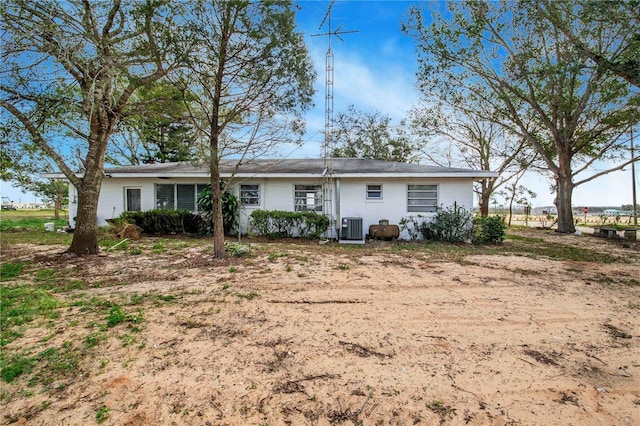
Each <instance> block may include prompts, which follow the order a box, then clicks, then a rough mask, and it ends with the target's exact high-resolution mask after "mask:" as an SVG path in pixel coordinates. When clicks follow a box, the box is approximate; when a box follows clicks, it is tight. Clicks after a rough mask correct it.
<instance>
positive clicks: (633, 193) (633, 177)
mask: <svg viewBox="0 0 640 426" xmlns="http://www.w3.org/2000/svg"><path fill="white" fill-rule="evenodd" d="M631 196H632V197H631V198H632V201H631V202H632V203H633V209H632V212H633V224H634V225H637V224H638V208H637V201H636V163H635V157H634V153H633V128H631Z"/></svg>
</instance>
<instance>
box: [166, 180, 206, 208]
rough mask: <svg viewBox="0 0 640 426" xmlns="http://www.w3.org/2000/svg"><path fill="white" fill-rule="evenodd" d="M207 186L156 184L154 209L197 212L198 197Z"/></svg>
mask: <svg viewBox="0 0 640 426" xmlns="http://www.w3.org/2000/svg"><path fill="white" fill-rule="evenodd" d="M206 186H207V185H202V184H197V185H196V184H193V183H191V184H180V185H175V184H158V185H156V208H157V209H159V210H187V211H190V212H197V211H198V197H199V196H200V194H201V193H202V191H203V190H204V188H206Z"/></svg>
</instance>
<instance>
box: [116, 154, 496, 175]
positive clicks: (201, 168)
mask: <svg viewBox="0 0 640 426" xmlns="http://www.w3.org/2000/svg"><path fill="white" fill-rule="evenodd" d="M326 165H329V166H330V169H331V171H332V174H333V176H334V177H348V176H352V177H357V176H362V177H365V176H379V177H380V176H390V177H392V176H398V177H468V178H483V177H494V176H497V173H495V172H487V171H480V170H472V169H458V168H452V167H440V166H430V165H423V164H407V163H399V162H393V161H380V160H370V159H362V158H332V159H329V160H327V161H326V162H325V160H324V159H322V158H318V159H259V160H251V161H249V162H246V163H243V164H240V166H238V167H237V169H236V166H237V160H222V161H221V162H220V172H221V175H222V176H223V177H228V176H230V175H232V174H234V169H235V175H236V176H239V177H267V176H268V177H274V176H280V177H287V176H291V177H301V176H309V177H320V176H322V175H323V172H324V170H325V168H326ZM105 174H107V175H110V176H112V177H134V176H140V177H143V176H149V175H153V176H154V177H178V176H208V175H209V170H208V167H207V166H206V165H203V164H193V163H186V162H182V163H157V164H144V165H138V166H122V167H113V168H108V169H105Z"/></svg>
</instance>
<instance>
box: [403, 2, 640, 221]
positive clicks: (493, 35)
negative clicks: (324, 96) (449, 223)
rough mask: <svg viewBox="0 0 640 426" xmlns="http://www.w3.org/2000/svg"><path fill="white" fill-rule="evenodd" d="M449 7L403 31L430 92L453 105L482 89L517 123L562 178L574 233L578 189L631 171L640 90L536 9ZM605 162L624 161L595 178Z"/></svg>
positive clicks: (596, 39) (598, 40)
mask: <svg viewBox="0 0 640 426" xmlns="http://www.w3.org/2000/svg"><path fill="white" fill-rule="evenodd" d="M572 4H574V7H578V6H576V5H575V3H572ZM436 7H440V5H439V4H438V5H437V6H436ZM441 9H442V10H437V11H434V14H433V16H432V17H429V18H425V15H424V14H423V12H424V11H423V10H422V9H421V8H419V7H416V8H413V9H412V11H411V15H410V18H409V19H408V21H407V22H406V23H405V24H404V28H405V31H406V32H407V33H409V34H410V35H411V36H413V38H414V39H415V40H416V42H417V44H418V51H419V63H420V71H419V76H418V77H419V81H420V84H421V88H422V90H423V91H425V93H437V94H438V95H440V96H442V97H443V98H445V99H452V97H455V96H457V95H458V89H459V88H464V89H465V90H473V87H482V88H483V89H482V90H483V91H486V92H487V94H488V96H486V97H484V98H482V101H483V102H486V103H489V104H492V105H493V107H494V108H495V110H497V111H500V112H501V113H502V114H503V115H504V117H506V118H508V119H509V120H510V121H511V123H512V131H514V132H516V133H518V134H519V135H520V136H521V137H523V138H525V139H526V141H527V143H528V144H530V146H532V147H534V148H535V149H536V151H537V152H538V154H539V155H540V156H541V158H542V161H544V164H545V166H546V168H547V170H548V172H550V173H551V174H552V175H553V178H554V180H555V191H556V200H555V204H556V207H557V209H558V231H560V232H565V233H570V232H574V231H575V225H574V221H573V213H572V208H571V207H572V206H571V199H572V193H573V189H574V188H575V187H576V186H578V185H581V184H584V183H586V182H589V181H591V180H593V179H595V178H597V177H598V176H602V175H603V174H606V173H609V172H611V171H613V170H619V169H621V168H622V167H624V166H625V165H626V164H629V161H628V160H627V161H625V160H623V159H622V156H623V154H626V149H625V148H626V146H625V144H624V141H625V139H626V138H625V137H624V135H625V132H627V130H628V129H629V128H630V126H632V125H634V124H635V123H637V122H638V120H639V115H640V112H639V108H638V105H639V95H638V91H637V90H634V88H633V87H632V86H630V85H629V84H628V83H627V81H626V80H624V79H622V78H620V77H619V76H618V75H616V74H614V73H611V72H609V71H607V70H606V69H603V68H602V67H600V66H598V65H597V63H595V62H594V61H593V60H591V59H590V58H589V56H588V55H586V54H585V53H584V52H583V51H582V50H581V49H578V48H577V47H576V46H575V44H574V43H573V42H572V41H571V40H569V39H568V37H567V36H566V35H565V34H564V33H563V32H562V31H560V30H559V29H557V28H556V27H555V26H554V25H553V23H552V22H551V21H550V20H549V19H547V18H546V17H545V16H544V15H542V14H541V13H540V12H539V10H538V9H537V7H536V5H535V2H529V1H512V2H478V1H468V2H462V3H449V4H448V9H446V10H445V9H444V8H441ZM575 31H576V33H577V34H578V35H579V36H580V37H581V38H583V37H584V38H585V39H588V40H589V44H590V45H603V46H604V45H608V44H609V45H610V44H614V43H616V42H617V38H616V37H617V36H618V34H616V33H615V32H610V31H602V32H593V31H590V30H587V29H585V30H584V31H583V29H582V28H580V27H577V28H575ZM477 95H478V97H482V93H477ZM532 123H533V125H532ZM600 160H608V161H617V163H616V164H615V165H613V166H612V167H610V168H607V169H606V170H600V171H594V170H593V169H594V164H595V163H596V162H598V161H600ZM585 172H586V173H585Z"/></svg>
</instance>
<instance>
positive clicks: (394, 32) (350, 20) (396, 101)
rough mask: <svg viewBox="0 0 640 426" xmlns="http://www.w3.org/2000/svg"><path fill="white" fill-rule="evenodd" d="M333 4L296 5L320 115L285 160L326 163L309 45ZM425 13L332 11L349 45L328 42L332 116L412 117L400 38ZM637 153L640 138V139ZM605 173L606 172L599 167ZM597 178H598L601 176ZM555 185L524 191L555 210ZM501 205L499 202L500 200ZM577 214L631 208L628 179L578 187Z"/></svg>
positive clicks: (317, 56)
mask: <svg viewBox="0 0 640 426" xmlns="http://www.w3.org/2000/svg"><path fill="white" fill-rule="evenodd" d="M329 4H330V1H329V0H326V1H299V2H298V5H299V6H300V9H299V10H298V19H297V20H298V23H299V29H300V30H301V31H302V32H303V33H304V34H305V41H306V42H307V46H308V48H309V50H310V52H311V56H312V58H313V61H314V63H315V66H316V70H317V72H318V81H317V83H316V89H317V93H316V98H315V108H314V109H313V110H312V111H310V112H309V114H308V115H307V128H308V135H307V140H306V142H305V144H304V147H302V148H300V149H298V150H296V151H294V152H292V153H291V152H290V151H289V152H286V153H284V152H283V154H284V155H289V154H290V156H291V157H317V156H319V155H321V152H320V143H321V142H322V138H323V136H322V133H321V132H322V130H323V129H324V93H325V91H324V80H325V78H324V75H325V54H326V51H327V38H326V37H310V35H311V34H317V33H324V32H326V24H325V27H323V28H322V29H319V28H318V27H319V25H320V23H321V22H322V18H323V17H324V15H325V13H326V11H327V9H328V7H329ZM413 5H425V2H416V1H393V0H388V1H366V0H363V1H336V2H335V3H334V5H333V8H332V27H333V28H337V27H338V26H339V25H342V29H343V30H345V31H349V30H358V31H359V32H358V33H354V34H345V35H344V36H343V39H344V42H341V41H339V40H336V39H335V38H334V39H333V40H332V42H331V48H332V50H333V54H334V59H335V62H334V68H335V73H334V111H335V113H336V114H337V113H338V112H340V111H345V110H346V109H347V107H348V106H349V105H351V104H353V105H355V106H356V107H357V108H358V109H360V110H365V111H376V110H377V111H380V112H381V113H383V114H385V115H389V117H391V118H392V119H393V122H394V123H396V124H397V123H398V121H399V120H401V119H402V118H405V117H406V116H407V113H408V111H409V110H410V109H411V107H412V106H413V105H415V104H416V103H418V102H419V101H420V94H419V92H418V90H417V89H416V71H417V69H418V66H417V55H416V50H415V44H414V42H413V40H412V39H411V38H410V37H408V36H406V35H405V34H404V33H402V31H401V30H400V22H401V21H403V20H405V16H406V14H407V11H408V10H409V8H410V7H411V6H413ZM636 146H640V133H639V134H638V135H637V137H636ZM599 166H601V167H602V168H604V165H602V164H600V165H599ZM639 169H640V166H639V165H636V187H637V186H638V179H640V177H639V175H640V170H639ZM596 171H598V170H596ZM551 183H552V181H551V180H550V179H549V178H548V177H545V176H541V175H539V174H534V173H528V174H527V175H526V176H525V179H524V181H523V184H524V185H525V186H527V187H528V188H530V189H531V190H533V191H534V192H535V193H536V194H537V197H536V198H535V199H533V200H532V203H533V205H534V206H549V205H552V204H553V200H554V194H552V193H551V192H550V184H551ZM499 201H500V200H499ZM573 204H574V205H576V206H581V205H587V206H589V205H591V206H605V205H606V206H620V205H621V204H631V172H630V168H629V167H627V168H626V170H624V171H619V172H614V173H610V174H608V175H605V176H602V177H600V178H597V179H595V180H593V181H591V182H589V183H586V184H584V185H582V186H579V187H577V188H576V189H575V190H574V194H573Z"/></svg>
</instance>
